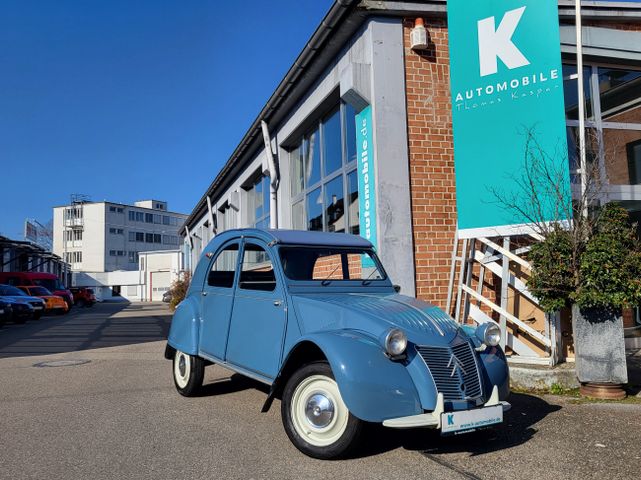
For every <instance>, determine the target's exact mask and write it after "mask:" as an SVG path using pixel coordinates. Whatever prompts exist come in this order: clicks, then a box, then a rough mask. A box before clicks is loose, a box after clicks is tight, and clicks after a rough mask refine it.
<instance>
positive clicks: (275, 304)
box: [274, 300, 283, 307]
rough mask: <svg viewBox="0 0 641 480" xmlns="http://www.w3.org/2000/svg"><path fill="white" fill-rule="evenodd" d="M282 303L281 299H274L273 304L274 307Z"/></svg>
mask: <svg viewBox="0 0 641 480" xmlns="http://www.w3.org/2000/svg"><path fill="white" fill-rule="evenodd" d="M282 304H283V302H282V301H280V300H274V306H275V307H280V306H281V305H282Z"/></svg>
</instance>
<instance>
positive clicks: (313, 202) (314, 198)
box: [307, 188, 323, 230]
mask: <svg viewBox="0 0 641 480" xmlns="http://www.w3.org/2000/svg"><path fill="white" fill-rule="evenodd" d="M307 230H323V198H322V197H321V189H320V188H317V189H316V190H313V191H312V192H310V193H309V194H308V195H307Z"/></svg>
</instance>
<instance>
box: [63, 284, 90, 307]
mask: <svg viewBox="0 0 641 480" xmlns="http://www.w3.org/2000/svg"><path fill="white" fill-rule="evenodd" d="M69 290H70V291H71V293H72V294H73V303H74V305H78V306H79V307H93V306H94V304H95V303H96V295H95V293H94V291H93V289H92V288H87V287H71V288H70V289H69Z"/></svg>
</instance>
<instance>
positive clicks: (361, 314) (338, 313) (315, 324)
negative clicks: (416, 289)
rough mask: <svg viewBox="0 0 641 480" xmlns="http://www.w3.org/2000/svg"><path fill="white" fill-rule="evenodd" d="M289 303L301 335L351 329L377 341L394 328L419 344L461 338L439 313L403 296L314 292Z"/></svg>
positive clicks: (447, 317)
mask: <svg viewBox="0 0 641 480" xmlns="http://www.w3.org/2000/svg"><path fill="white" fill-rule="evenodd" d="M292 300H293V303H294V309H295V311H296V315H297V317H298V320H299V324H300V326H301V330H302V331H303V332H304V333H311V332H315V331H323V330H336V329H352V330H360V331H362V332H365V333H368V334H369V335H371V336H374V337H376V338H380V337H381V336H382V335H385V333H386V332H387V331H388V330H389V329H390V328H394V327H396V328H400V329H402V330H403V331H404V332H405V333H406V334H407V337H408V339H409V340H410V341H411V342H413V343H415V344H419V345H448V344H449V343H451V342H452V340H454V338H455V337H457V336H459V335H461V336H465V333H464V332H463V331H462V329H461V328H460V326H459V325H458V324H457V323H456V322H455V321H454V320H453V319H452V318H451V317H450V316H449V315H447V314H446V313H445V312H444V311H443V310H441V309H440V308H438V307H436V306H434V305H432V304H430V303H427V302H423V301H421V300H417V299H415V298H412V297H407V296H405V295H399V294H387V295H386V294H383V295H381V294H378V295H377V294H356V293H343V294H322V293H314V294H297V295H293V296H292Z"/></svg>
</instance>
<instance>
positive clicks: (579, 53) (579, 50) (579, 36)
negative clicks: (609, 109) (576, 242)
mask: <svg viewBox="0 0 641 480" xmlns="http://www.w3.org/2000/svg"><path fill="white" fill-rule="evenodd" d="M575 13H576V22H575V25H576V71H577V72H576V73H577V82H576V83H577V88H578V98H579V162H580V166H579V168H580V172H581V202H582V203H583V212H582V215H583V216H584V217H587V216H588V205H587V202H585V192H586V190H587V185H588V179H587V174H588V171H587V165H586V161H585V87H584V85H583V28H582V25H581V0H575Z"/></svg>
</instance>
